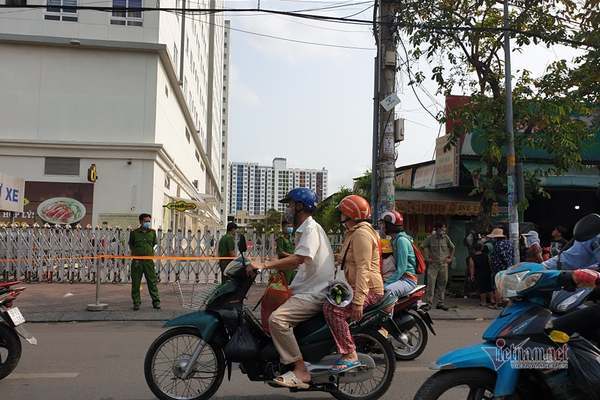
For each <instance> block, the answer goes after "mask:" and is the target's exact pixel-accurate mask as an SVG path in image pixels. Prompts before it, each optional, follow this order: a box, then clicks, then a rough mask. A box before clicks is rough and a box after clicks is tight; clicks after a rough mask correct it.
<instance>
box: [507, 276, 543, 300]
mask: <svg viewBox="0 0 600 400" xmlns="http://www.w3.org/2000/svg"><path fill="white" fill-rule="evenodd" d="M541 277H542V274H541V273H533V274H531V273H530V272H529V271H521V272H516V273H512V274H509V273H507V272H506V271H502V272H500V273H498V274H497V275H496V288H497V289H498V291H499V292H500V293H501V295H502V297H504V298H511V297H518V296H519V292H522V291H524V290H527V289H529V288H532V287H533V286H535V284H536V283H537V282H538V281H539V280H540V278H541Z"/></svg>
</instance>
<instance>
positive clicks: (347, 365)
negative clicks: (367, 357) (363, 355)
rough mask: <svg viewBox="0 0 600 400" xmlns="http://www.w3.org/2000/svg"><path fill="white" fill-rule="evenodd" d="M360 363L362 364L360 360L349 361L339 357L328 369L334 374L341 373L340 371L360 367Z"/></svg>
mask: <svg viewBox="0 0 600 400" xmlns="http://www.w3.org/2000/svg"><path fill="white" fill-rule="evenodd" d="M362 365H363V364H362V363H361V362H360V360H354V361H350V360H343V359H341V358H340V359H339V360H337V361H336V362H335V364H334V365H333V367H331V369H330V370H329V371H330V372H333V373H336V374H341V373H342V372H348V371H350V370H353V369H355V368H358V367H362Z"/></svg>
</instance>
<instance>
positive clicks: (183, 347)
mask: <svg viewBox="0 0 600 400" xmlns="http://www.w3.org/2000/svg"><path fill="white" fill-rule="evenodd" d="M199 343H202V344H204V347H203V349H202V351H201V353H200V356H199V357H198V359H197V361H196V363H195V365H194V367H193V369H192V372H191V373H190V376H189V377H187V378H185V379H184V378H183V376H182V375H183V371H184V370H185V368H186V366H187V365H189V360H190V358H191V356H192V353H193V352H194V349H195V348H196V346H197V345H198V344H199ZM225 367H226V365H225V355H224V354H223V350H222V349H221V348H220V347H218V346H216V345H214V344H212V343H206V342H205V341H204V339H203V338H202V337H200V335H199V334H198V330H197V329H194V328H190V327H178V328H173V329H170V330H168V331H166V332H165V333H163V334H162V335H160V336H159V337H158V338H157V339H156V340H155V341H154V342H153V343H152V344H151V345H150V348H149V349H148V352H147V353H146V359H145V360H144V375H145V377H146V383H147V384H148V387H150V390H151V391H152V393H154V395H155V396H156V397H158V398H159V399H160V400H175V399H177V400H205V399H209V398H211V397H212V396H213V395H214V394H215V393H216V391H217V390H218V389H219V386H221V383H222V382H223V376H224V375H225ZM198 385H202V386H200V387H198Z"/></svg>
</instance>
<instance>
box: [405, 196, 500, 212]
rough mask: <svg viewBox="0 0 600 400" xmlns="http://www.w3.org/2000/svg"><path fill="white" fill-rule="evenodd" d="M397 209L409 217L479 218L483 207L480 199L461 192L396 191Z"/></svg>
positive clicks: (495, 208) (495, 210)
mask: <svg viewBox="0 0 600 400" xmlns="http://www.w3.org/2000/svg"><path fill="white" fill-rule="evenodd" d="M396 209H398V210H399V211H401V212H403V213H405V214H409V215H461V216H477V215H479V213H480V210H481V206H480V204H479V199H477V198H475V197H470V196H469V195H468V194H465V193H461V192H454V191H434V190H396ZM497 211H498V210H497V207H494V214H497Z"/></svg>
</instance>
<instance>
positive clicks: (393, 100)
mask: <svg viewBox="0 0 600 400" xmlns="http://www.w3.org/2000/svg"><path fill="white" fill-rule="evenodd" d="M379 104H381V107H383V108H384V109H385V111H390V110H391V109H392V108H394V107H396V106H397V105H398V104H400V98H399V97H398V95H397V94H396V93H392V94H390V95H389V96H388V97H386V98H385V99H383V100H381V102H379Z"/></svg>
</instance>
